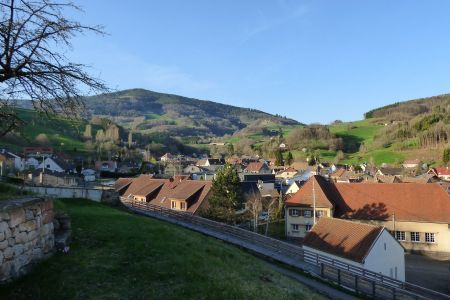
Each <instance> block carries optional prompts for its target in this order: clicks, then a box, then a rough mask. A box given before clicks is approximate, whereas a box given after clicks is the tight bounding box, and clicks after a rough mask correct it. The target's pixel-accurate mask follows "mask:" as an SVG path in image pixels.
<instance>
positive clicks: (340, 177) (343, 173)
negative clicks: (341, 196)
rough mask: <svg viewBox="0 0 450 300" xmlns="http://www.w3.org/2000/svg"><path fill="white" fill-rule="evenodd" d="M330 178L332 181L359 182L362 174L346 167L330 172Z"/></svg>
mask: <svg viewBox="0 0 450 300" xmlns="http://www.w3.org/2000/svg"><path fill="white" fill-rule="evenodd" d="M330 178H331V180H333V181H334V182H347V183H350V182H361V181H362V180H363V177H362V174H357V173H355V172H354V171H348V170H346V169H337V170H336V172H334V173H332V174H330Z"/></svg>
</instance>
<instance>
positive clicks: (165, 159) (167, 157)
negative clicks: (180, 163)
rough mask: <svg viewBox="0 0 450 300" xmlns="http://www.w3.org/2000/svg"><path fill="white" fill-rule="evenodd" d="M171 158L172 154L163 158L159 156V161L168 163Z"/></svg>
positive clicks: (167, 154)
mask: <svg viewBox="0 0 450 300" xmlns="http://www.w3.org/2000/svg"><path fill="white" fill-rule="evenodd" d="M173 158H174V156H173V155H172V154H170V153H166V154H164V155H163V156H161V157H160V159H159V160H160V161H162V162H169V161H172V160H173Z"/></svg>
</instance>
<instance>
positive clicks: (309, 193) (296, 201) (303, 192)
mask: <svg viewBox="0 0 450 300" xmlns="http://www.w3.org/2000/svg"><path fill="white" fill-rule="evenodd" d="M313 182H314V184H313ZM313 185H314V191H315V198H316V207H329V208H332V207H333V204H331V202H330V200H329V199H332V198H333V191H332V189H330V187H331V186H330V184H329V182H327V181H326V180H325V178H323V177H322V176H318V175H314V176H312V177H311V178H310V179H309V180H308V181H307V182H306V183H305V184H304V185H303V186H302V187H300V189H299V190H298V191H297V193H295V194H294V195H292V197H290V198H289V199H287V200H286V205H287V206H295V205H308V206H309V205H313V202H314V198H313Z"/></svg>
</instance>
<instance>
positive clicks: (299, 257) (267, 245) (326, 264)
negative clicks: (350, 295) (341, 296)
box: [121, 198, 450, 300]
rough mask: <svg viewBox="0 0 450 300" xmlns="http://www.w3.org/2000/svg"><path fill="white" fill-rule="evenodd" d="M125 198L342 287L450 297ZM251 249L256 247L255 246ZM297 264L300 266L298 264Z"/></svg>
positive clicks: (400, 298)
mask: <svg viewBox="0 0 450 300" xmlns="http://www.w3.org/2000/svg"><path fill="white" fill-rule="evenodd" d="M121 201H122V203H123V204H124V205H125V206H127V207H129V208H131V209H133V210H137V211H143V212H147V213H151V214H152V215H154V216H155V217H160V218H163V219H166V220H168V221H171V222H173V223H177V224H179V225H182V226H185V227H189V228H191V229H195V230H197V231H201V232H203V233H206V234H208V233H211V232H215V233H218V234H219V238H220V236H224V237H225V238H223V239H224V240H228V241H230V242H233V241H231V240H230V239H227V238H226V237H229V238H231V239H233V240H239V241H243V242H246V243H250V244H252V245H254V246H256V247H258V248H259V249H261V250H264V251H259V252H260V253H261V254H267V253H276V254H278V255H277V257H274V258H275V259H277V260H280V261H281V262H284V263H288V264H289V261H292V260H294V261H299V262H304V263H305V264H306V265H310V266H313V268H307V269H308V271H310V272H311V270H317V271H313V273H315V274H313V275H317V276H320V277H321V278H323V279H326V280H328V281H331V282H333V283H335V284H338V285H339V286H341V287H344V288H347V289H350V290H352V291H356V292H358V293H361V294H364V295H366V296H369V297H372V298H375V299H388V300H391V299H392V300H410V299H414V300H421V299H438V300H441V299H442V300H450V296H449V295H445V294H442V293H439V292H436V291H433V290H430V289H427V288H424V287H421V286H418V285H414V284H411V283H407V282H402V281H399V280H396V279H394V278H391V277H388V276H385V275H382V274H379V273H375V272H372V271H369V270H366V269H363V268H360V267H357V266H353V265H350V264H347V263H345V262H342V261H339V260H335V259H331V258H329V257H327V256H323V255H320V254H317V253H314V252H311V251H308V250H305V249H303V248H302V247H300V246H297V245H293V244H290V243H287V242H284V241H280V240H277V239H273V238H270V237H267V236H264V235H260V234H257V233H255V232H251V231H248V230H245V229H242V228H239V227H235V226H231V225H227V224H224V223H220V222H216V221H212V220H209V219H205V218H202V217H199V216H194V215H192V214H190V213H187V212H182V211H175V210H172V209H168V208H164V207H161V206H157V205H152V204H150V203H146V202H141V201H133V200H128V199H126V198H121ZM214 236H216V237H218V235H217V234H214ZM241 246H242V244H241ZM251 250H253V251H255V249H254V248H253V249H251ZM272 257H273V256H272ZM280 257H282V258H283V257H284V258H286V259H285V260H284V259H280ZM294 267H298V265H297V266H294Z"/></svg>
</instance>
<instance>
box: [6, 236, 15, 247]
mask: <svg viewBox="0 0 450 300" xmlns="http://www.w3.org/2000/svg"><path fill="white" fill-rule="evenodd" d="M15 244H16V239H15V238H13V237H10V238H9V239H8V245H9V246H10V247H12V246H14V245H15Z"/></svg>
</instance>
